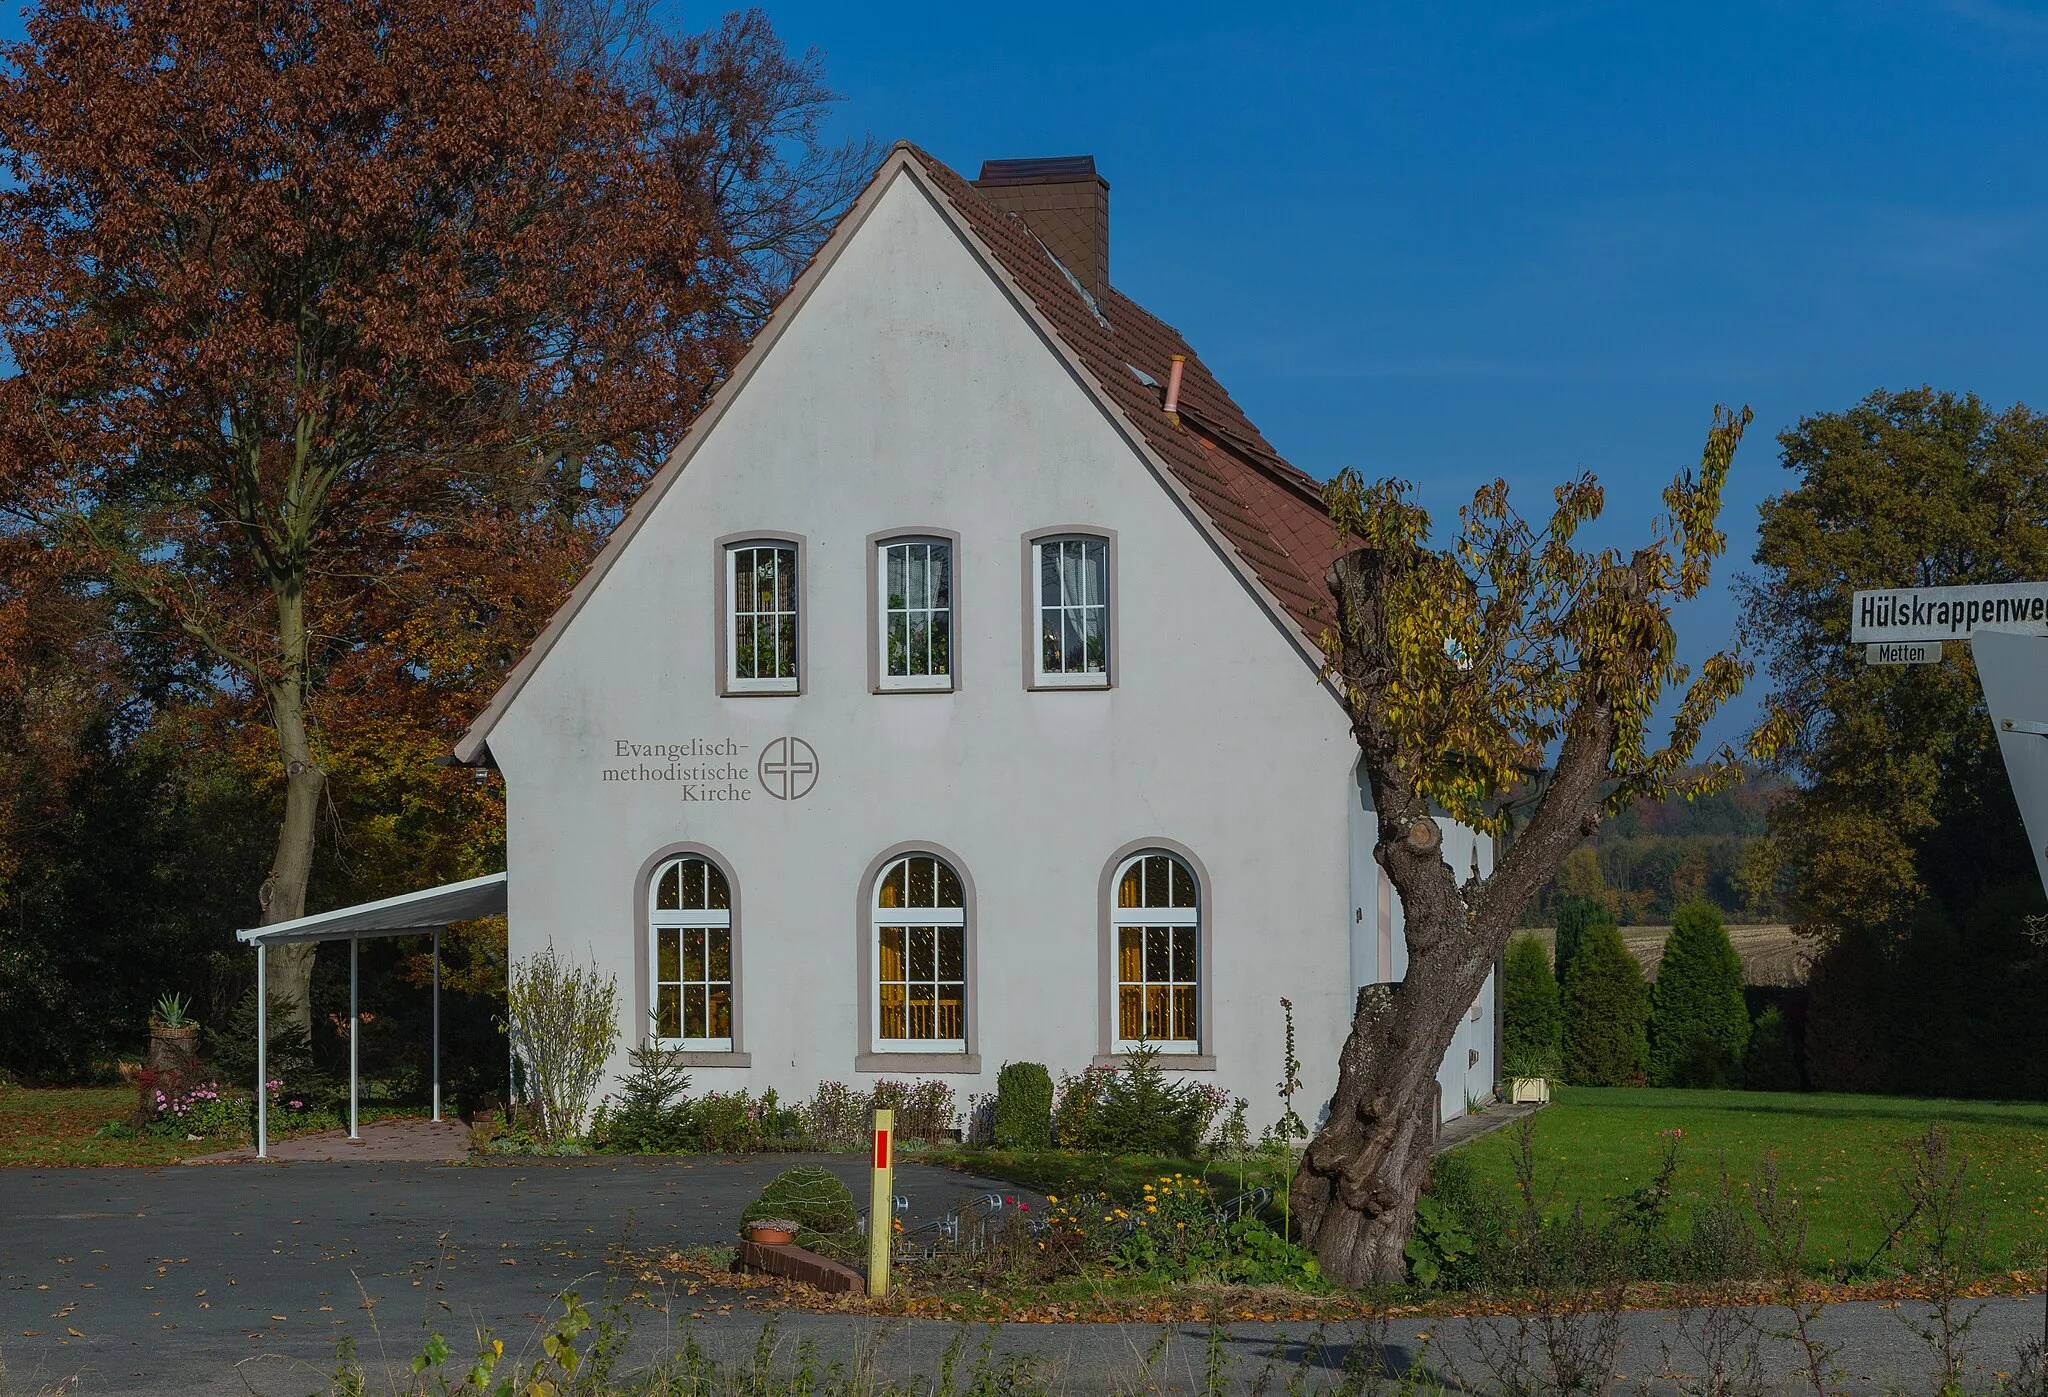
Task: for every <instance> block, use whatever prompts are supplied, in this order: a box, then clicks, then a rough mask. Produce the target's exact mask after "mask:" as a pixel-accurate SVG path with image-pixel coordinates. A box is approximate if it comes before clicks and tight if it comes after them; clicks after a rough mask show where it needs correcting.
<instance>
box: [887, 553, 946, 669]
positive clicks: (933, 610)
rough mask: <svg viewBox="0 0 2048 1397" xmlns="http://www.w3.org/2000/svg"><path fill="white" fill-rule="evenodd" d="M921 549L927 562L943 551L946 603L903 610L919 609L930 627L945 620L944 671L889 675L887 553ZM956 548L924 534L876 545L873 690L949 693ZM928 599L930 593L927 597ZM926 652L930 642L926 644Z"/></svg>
mask: <svg viewBox="0 0 2048 1397" xmlns="http://www.w3.org/2000/svg"><path fill="white" fill-rule="evenodd" d="M899 548H901V549H906V550H908V549H912V548H923V549H925V550H927V552H926V560H927V563H929V560H930V552H929V550H931V549H935V548H936V549H943V550H944V551H945V555H946V566H945V578H946V604H945V605H944V606H943V607H938V606H926V607H923V608H908V607H906V608H905V614H906V615H907V614H909V613H910V612H912V611H914V610H922V611H923V613H924V615H925V618H926V624H927V626H929V624H930V621H931V618H932V617H934V616H944V617H945V618H946V671H945V673H943V674H891V673H889V617H890V613H891V607H890V605H889V554H890V553H891V552H892V551H894V550H896V549H899ZM959 552H960V550H959V545H958V544H957V543H956V542H955V541H954V540H952V539H950V538H943V537H938V536H934V535H927V534H902V535H898V536H896V537H893V538H885V539H882V540H881V541H879V542H878V543H876V544H875V553H874V566H875V621H876V624H875V687H876V688H877V689H879V690H882V691H884V692H890V693H932V692H942V691H945V690H949V689H951V688H952V687H953V684H954V675H955V673H956V671H957V670H958V667H959V665H958V656H959V652H960V636H959V605H958V602H959V578H958V558H959ZM927 599H929V594H928V596H927ZM927 653H929V641H927Z"/></svg>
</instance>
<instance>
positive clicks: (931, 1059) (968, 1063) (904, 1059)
mask: <svg viewBox="0 0 2048 1397" xmlns="http://www.w3.org/2000/svg"><path fill="white" fill-rule="evenodd" d="M853 1070H854V1071H856V1072H940V1073H952V1074H956V1075H965V1076H977V1075H979V1074H980V1072H981V1054H980V1053H856V1054H855V1055H854V1059H853Z"/></svg>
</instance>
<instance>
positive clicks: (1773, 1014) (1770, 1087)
mask: <svg viewBox="0 0 2048 1397" xmlns="http://www.w3.org/2000/svg"><path fill="white" fill-rule="evenodd" d="M1742 1084H1743V1085H1744V1086H1745V1087H1748V1088H1749V1089H1750V1090H1751V1091H1797V1090H1799V1063H1798V1060H1797V1059H1796V1058H1795V1057H1794V1055H1793V1050H1792V1026H1791V1025H1790V1024H1788V1023H1786V1022H1785V1016H1784V1014H1782V1013H1780V1012H1779V1010H1778V1006H1777V1005H1775V1004H1773V1005H1770V1006H1768V1007H1767V1008H1766V1009H1765V1010H1764V1011H1763V1012H1762V1013H1761V1014H1758V1015H1757V1016H1756V1025H1755V1027H1754V1028H1753V1029H1752V1030H1751V1032H1750V1035H1749V1050H1748V1051H1747V1052H1745V1053H1744V1054H1743V1055H1742Z"/></svg>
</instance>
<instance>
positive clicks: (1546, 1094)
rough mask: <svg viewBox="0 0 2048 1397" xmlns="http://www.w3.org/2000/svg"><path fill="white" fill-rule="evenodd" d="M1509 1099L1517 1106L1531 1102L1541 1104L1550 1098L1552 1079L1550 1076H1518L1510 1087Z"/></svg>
mask: <svg viewBox="0 0 2048 1397" xmlns="http://www.w3.org/2000/svg"><path fill="white" fill-rule="evenodd" d="M1508 1100H1509V1101H1511V1102H1513V1103H1514V1104H1515V1105H1517V1106H1521V1105H1524V1104H1527V1103H1530V1102H1534V1103H1535V1104H1537V1105H1539V1106H1541V1105H1544V1104H1545V1103H1547V1102H1548V1101H1549V1100H1550V1079H1549V1078H1548V1077H1517V1078H1515V1080H1514V1084H1513V1086H1512V1087H1511V1088H1510V1089H1509V1092H1508Z"/></svg>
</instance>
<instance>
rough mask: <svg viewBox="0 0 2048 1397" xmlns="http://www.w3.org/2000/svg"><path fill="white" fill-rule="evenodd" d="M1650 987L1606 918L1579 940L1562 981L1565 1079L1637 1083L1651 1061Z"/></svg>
mask: <svg viewBox="0 0 2048 1397" xmlns="http://www.w3.org/2000/svg"><path fill="white" fill-rule="evenodd" d="M1649 1021H1650V991H1649V986H1648V985H1646V984H1645V983H1644V982H1643V968H1642V967H1641V966H1640V965H1638V964H1636V958H1635V957H1634V956H1632V955H1630V954H1629V952H1628V947H1627V946H1626V945H1624V944H1623V943H1622V939H1621V931H1620V929H1619V928H1618V927H1616V926H1614V925H1613V924H1612V923H1610V922H1595V923H1594V924H1593V925H1592V926H1591V927H1589V928H1588V929H1587V931H1586V936H1585V939H1584V940H1583V941H1581V942H1580V943H1579V953H1578V955H1577V956H1575V957H1573V959H1572V968H1571V970H1570V972H1569V973H1568V974H1567V976H1566V979H1565V985H1564V1079H1565V1080H1566V1081H1567V1082H1570V1083H1572V1084H1573V1085H1575V1086H1586V1087H1626V1086H1639V1085H1641V1084H1642V1082H1643V1079H1644V1073H1645V1071H1646V1070H1647V1069H1648V1067H1649V1060H1650V1043H1649V1036H1648V1028H1649Z"/></svg>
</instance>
